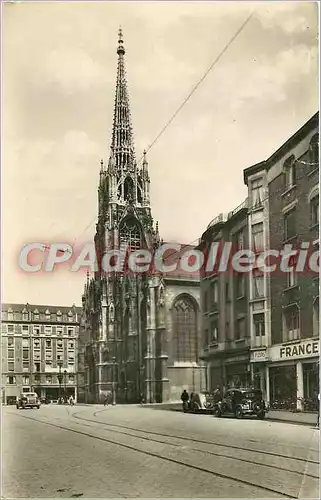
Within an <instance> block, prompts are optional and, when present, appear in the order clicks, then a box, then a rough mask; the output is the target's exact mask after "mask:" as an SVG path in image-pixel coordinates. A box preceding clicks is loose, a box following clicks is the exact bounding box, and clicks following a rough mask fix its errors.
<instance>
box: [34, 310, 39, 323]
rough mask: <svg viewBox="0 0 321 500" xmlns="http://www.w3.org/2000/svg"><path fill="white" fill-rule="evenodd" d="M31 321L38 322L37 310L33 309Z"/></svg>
mask: <svg viewBox="0 0 321 500" xmlns="http://www.w3.org/2000/svg"><path fill="white" fill-rule="evenodd" d="M33 319H34V320H35V321H39V311H38V309H35V310H34V311H33Z"/></svg>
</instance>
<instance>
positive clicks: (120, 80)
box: [111, 28, 136, 170]
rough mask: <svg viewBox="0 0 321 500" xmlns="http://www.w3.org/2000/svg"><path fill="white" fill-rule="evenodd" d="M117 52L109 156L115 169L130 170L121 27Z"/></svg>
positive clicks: (132, 160)
mask: <svg viewBox="0 0 321 500" xmlns="http://www.w3.org/2000/svg"><path fill="white" fill-rule="evenodd" d="M117 54H118V66H117V80H116V94H115V108H114V121H113V131H112V141H111V157H113V161H114V162H115V167H116V169H117V170H120V169H123V170H132V169H133V168H134V166H135V164H136V162H135V150H134V143H133V132H132V124H131V116H130V109H129V97H128V91H127V82H126V73H125V60H124V56H125V48H124V40H123V32H122V30H121V28H120V29H119V33H118V48H117Z"/></svg>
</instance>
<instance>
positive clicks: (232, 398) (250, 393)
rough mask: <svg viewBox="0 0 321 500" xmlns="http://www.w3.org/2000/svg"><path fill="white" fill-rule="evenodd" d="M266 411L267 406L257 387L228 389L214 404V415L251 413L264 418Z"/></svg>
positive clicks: (238, 416) (240, 415)
mask: <svg viewBox="0 0 321 500" xmlns="http://www.w3.org/2000/svg"><path fill="white" fill-rule="evenodd" d="M267 411H268V407H267V405H266V404H265V401H264V399H263V395H262V391H260V390H259V389H228V390H227V391H226V392H225V394H224V397H223V399H222V401H220V402H219V403H217V404H216V405H215V408H214V415H216V416H217V417H222V416H224V415H230V416H232V415H233V416H234V417H236V418H242V417H244V416H245V415H253V416H256V417H257V418H260V419H264V418H265V414H266V412H267Z"/></svg>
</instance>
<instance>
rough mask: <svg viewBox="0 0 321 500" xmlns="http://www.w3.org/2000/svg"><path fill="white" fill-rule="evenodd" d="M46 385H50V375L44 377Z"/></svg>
mask: <svg viewBox="0 0 321 500" xmlns="http://www.w3.org/2000/svg"><path fill="white" fill-rule="evenodd" d="M46 383H47V384H52V376H51V375H47V376H46Z"/></svg>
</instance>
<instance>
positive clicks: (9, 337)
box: [1, 304, 81, 404]
mask: <svg viewBox="0 0 321 500" xmlns="http://www.w3.org/2000/svg"><path fill="white" fill-rule="evenodd" d="M80 313H81V309H80V308H77V307H75V306H72V307H70V308H67V307H63V306H61V307H58V306H50V305H48V306H43V305H41V306H40V305H31V304H2V324H1V342H2V349H1V351H2V400H3V402H4V403H7V404H12V403H14V402H15V400H16V398H17V397H18V396H19V395H20V394H21V393H22V392H28V391H36V392H37V393H38V395H39V396H41V397H47V398H48V399H50V400H57V399H58V397H59V395H60V394H61V396H63V395H64V394H65V395H66V396H67V397H68V396H70V395H72V396H73V397H74V398H75V400H77V371H78V370H77V351H78V334H79V320H80ZM59 365H61V366H60V367H59ZM59 372H61V374H62V383H61V385H59V380H58V375H59Z"/></svg>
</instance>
